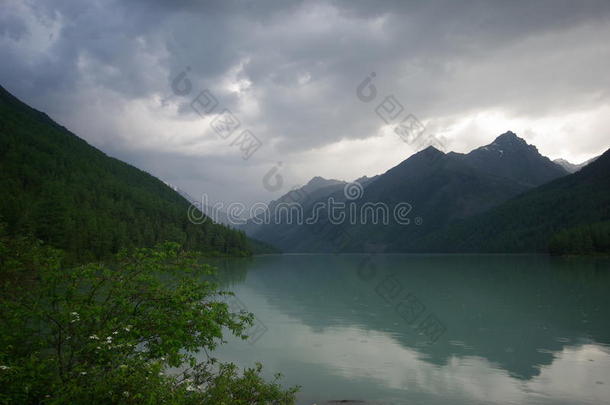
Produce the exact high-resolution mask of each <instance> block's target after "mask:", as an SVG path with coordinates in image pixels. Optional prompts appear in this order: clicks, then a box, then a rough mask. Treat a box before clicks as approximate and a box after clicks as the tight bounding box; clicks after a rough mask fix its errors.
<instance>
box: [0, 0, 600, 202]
mask: <svg viewBox="0 0 610 405" xmlns="http://www.w3.org/2000/svg"><path fill="white" fill-rule="evenodd" d="M0 8H1V12H0V56H1V60H2V63H0V84H1V85H2V86H4V87H5V88H7V89H8V90H9V91H11V92H12V93H13V94H15V95H16V96H17V97H19V98H21V99H22V100H24V101H25V102H27V103H28V104H30V105H32V106H33V107H35V108H38V109H40V110H43V111H45V112H47V113H48V114H49V115H50V116H51V117H52V118H54V119H55V120H57V121H58V122H60V123H61V124H63V125H65V126H66V127H68V128H69V129H70V130H72V131H73V132H75V133H76V134H77V135H79V136H80V137H82V138H84V139H86V140H87V141H88V142H90V143H91V144H92V145H94V146H96V147H98V148H100V149H102V150H103V151H105V152H106V153H108V154H110V155H112V156H115V157H118V158H120V159H122V160H125V161H127V162H129V163H131V164H134V165H136V166H137V167H139V168H141V169H143V170H146V171H148V172H150V173H152V174H154V175H156V176H158V177H160V178H161V179H163V180H165V181H168V182H170V183H172V184H174V185H176V186H178V187H180V188H182V189H184V190H186V191H187V192H188V193H190V194H191V195H193V196H197V197H198V196H200V195H201V194H202V193H206V194H208V196H209V197H210V200H211V201H217V200H221V201H227V202H231V201H243V202H246V203H251V202H253V201H257V200H258V201H269V200H271V199H273V198H276V197H277V196H279V195H281V194H284V193H285V192H287V191H288V190H289V189H290V188H291V187H292V186H295V185H299V184H303V183H305V182H307V181H308V180H309V179H310V178H311V177H313V176H317V175H319V176H323V177H326V178H338V179H342V180H353V179H355V178H357V177H360V176H362V175H369V176H370V175H375V174H379V173H382V172H384V171H385V170H387V169H389V168H390V167H392V166H394V165H396V164H398V163H399V162H401V161H402V160H404V159H405V158H407V157H408V156H409V155H411V154H412V153H414V152H415V151H416V150H417V147H416V146H415V145H413V144H408V143H406V142H404V141H403V140H402V139H401V137H399V136H398V135H397V134H396V133H394V132H393V131H392V130H391V128H392V127H391V126H390V125H387V124H386V123H385V122H384V121H383V120H382V118H380V117H379V116H378V115H377V114H376V112H375V109H376V107H377V106H378V105H379V104H380V103H382V102H383V101H384V100H385V99H386V97H388V96H394V99H395V100H397V101H398V102H399V103H400V104H401V105H402V106H403V107H404V109H403V112H402V115H400V116H399V117H398V118H397V119H398V120H400V119H402V117H403V116H406V115H408V114H413V115H414V116H415V117H417V118H418V119H419V121H421V122H422V123H423V124H424V125H425V127H426V131H427V132H426V133H428V134H434V135H435V136H436V137H438V138H439V139H443V142H444V144H445V146H446V150H454V151H458V152H468V151H469V150H471V149H473V148H475V147H477V146H481V145H484V144H487V143H490V142H491V141H493V139H494V138H495V137H496V136H497V135H499V134H501V133H503V132H505V131H507V130H512V131H513V132H516V133H517V135H519V136H521V137H522V138H524V139H526V140H527V141H528V143H531V144H534V145H536V146H537V147H538V149H539V150H540V151H541V153H543V154H544V155H546V156H548V157H550V158H552V159H554V158H558V157H563V158H566V159H568V160H570V161H572V162H575V163H578V162H580V161H583V160H586V159H588V158H590V157H592V156H595V155H598V154H600V153H602V152H603V151H605V150H606V149H607V148H608V147H610V141H609V139H610V136H609V135H610V74H609V73H608V72H610V2H609V1H560V0H553V1H538V2H526V1H498V2H495V3H493V2H491V1H469V2H459V1H446V2H443V1H436V2H409V1H373V0H371V1H358V0H355V1H354V0H352V1H348V0H345V1H280V0H278V1H243V2H233V1H227V0H223V1H218V2H207V1H195V0H193V1H188V0H180V1H161V0H159V1H151V0H146V1H145V0H141V1H137V0H124V1H110V0H109V1H105V0H88V1H82V0H75V1H68V0H45V1H28V0H25V1H24V0H0ZM373 72H374V75H375V77H374V78H373V80H372V82H371V86H374V89H375V90H376V94H373V95H375V98H373V99H372V100H370V101H363V100H366V99H365V98H362V97H360V98H359V97H358V96H357V88H358V86H359V85H360V84H361V83H362V82H363V80H364V79H365V78H366V77H367V76H368V75H370V74H371V73H373ZM181 73H185V74H184V75H182V76H180V75H181ZM172 83H173V84H172ZM189 84H190V86H189ZM206 89H207V93H204V95H203V96H201V97H200V98H199V99H198V100H199V101H201V102H202V101H203V100H204V98H205V96H206V95H208V94H209V95H211V96H212V97H213V98H214V100H215V101H214V102H210V104H208V105H207V107H208V109H211V108H212V107H213V106H214V107H215V108H214V109H213V110H212V111H211V112H210V113H209V114H201V115H200V114H198V113H197V112H196V111H194V110H193V108H192V106H191V103H192V102H193V100H194V99H196V97H197V96H198V95H200V94H201V92H202V91H204V90H206ZM363 89H364V90H365V92H366V95H368V94H370V91H371V87H370V86H365V87H363ZM360 94H363V93H360ZM195 105H196V106H198V107H199V108H200V111H202V108H203V104H202V103H195ZM386 105H387V104H386ZM225 109H227V110H228V111H230V112H231V113H232V115H233V117H235V119H237V120H239V123H240V126H239V127H238V128H237V129H236V130H235V132H234V133H232V134H227V133H223V136H226V138H223V137H221V136H219V135H218V134H217V133H216V132H215V131H214V129H213V127H212V125H211V123H212V122H213V120H214V119H215V118H216V119H220V120H223V121H224V122H227V121H226V120H225V118H226V116H224V115H222V112H223V111H224V110H225ZM202 112H203V111H202ZM217 122H218V121H217ZM244 130H247V131H249V132H247V134H249V135H242V134H243V132H242V131H244ZM250 135H254V136H256V137H257V138H258V139H259V140H260V141H261V143H262V145H261V146H260V148H259V149H258V150H256V151H255V152H254V153H253V154H252V155H251V157H250V158H249V159H243V156H242V152H241V151H240V148H239V147H238V146H239V145H238V144H239V141H238V140H239V139H241V140H244V139H245V137H246V136H250ZM240 137H241V138H240ZM232 143H233V145H231V144H232ZM236 144H237V145H236ZM278 162H281V167H279V171H278V172H277V173H279V174H280V175H281V177H282V179H283V184H282V185H281V187H279V186H278V187H275V188H276V189H275V190H274V191H270V189H274V187H269V186H268V187H264V186H263V178H264V176H265V174H266V173H268V172H269V171H270V170H271V169H272V168H273V167H274V166H277V165H278ZM274 179H275V177H272V178H271V180H272V181H271V183H272V184H275V183H274V182H275V180H274ZM267 184H269V182H268V183H267Z"/></svg>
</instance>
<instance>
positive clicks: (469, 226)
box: [244, 131, 610, 252]
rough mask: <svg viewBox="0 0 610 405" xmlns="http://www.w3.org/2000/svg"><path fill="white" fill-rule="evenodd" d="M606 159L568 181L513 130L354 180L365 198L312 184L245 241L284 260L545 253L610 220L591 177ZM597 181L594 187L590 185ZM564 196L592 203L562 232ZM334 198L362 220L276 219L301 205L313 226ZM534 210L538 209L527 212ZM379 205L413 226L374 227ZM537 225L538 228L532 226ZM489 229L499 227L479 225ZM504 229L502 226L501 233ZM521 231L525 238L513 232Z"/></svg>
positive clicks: (341, 186)
mask: <svg viewBox="0 0 610 405" xmlns="http://www.w3.org/2000/svg"><path fill="white" fill-rule="evenodd" d="M607 159H609V158H608V157H607V154H604V155H602V156H601V157H599V159H598V160H595V161H594V163H591V164H590V165H589V166H592V167H593V168H595V167H600V168H602V169H597V170H595V169H590V170H589V169H588V166H587V167H585V168H584V169H582V170H580V171H579V172H578V173H575V174H570V171H569V170H567V169H566V168H565V167H564V166H562V165H560V164H558V163H556V162H553V161H551V160H550V159H549V158H547V157H545V156H543V155H541V154H540V152H539V151H538V150H537V148H536V147H535V146H533V145H529V144H528V143H527V142H526V141H525V140H523V139H521V138H519V137H518V136H517V135H516V134H515V133H513V132H511V131H508V132H506V133H504V134H501V135H500V136H498V137H497V138H496V139H495V140H494V141H493V142H492V143H491V144H489V145H485V146H482V147H479V148H476V149H474V150H473V151H471V152H469V153H466V154H462V153H455V152H449V153H443V152H441V151H439V150H437V149H435V148H434V147H428V148H427V149H424V150H422V151H420V152H418V153H416V154H414V155H412V156H411V157H409V158H408V159H406V160H405V161H403V162H401V163H400V164H398V165H397V166H395V167H393V168H391V169H390V170H388V171H387V172H385V173H383V174H381V175H379V176H375V177H373V178H363V179H364V181H362V182H358V187H361V189H362V192H361V194H362V195H361V196H359V197H358V198H357V199H355V200H352V199H350V198H349V195H347V188H348V187H350V184H349V183H345V182H341V181H338V180H330V181H329V180H325V179H322V178H320V177H316V178H314V179H312V181H310V182H309V183H308V184H307V185H306V186H304V187H302V188H300V189H297V190H293V191H291V192H290V193H288V194H286V195H284V196H282V197H281V198H280V199H278V200H276V201H273V202H272V203H271V204H270V205H269V209H270V217H271V221H268V223H265V224H259V225H254V224H252V222H253V221H251V222H250V223H249V224H248V225H247V226H245V227H244V229H245V230H246V232H247V233H248V234H249V235H252V236H253V237H256V238H258V239H261V240H263V241H266V242H268V243H271V244H273V245H275V246H277V247H279V248H280V249H282V250H284V251H288V252H364V251H367V250H371V249H373V250H377V251H386V252H460V251H468V252H473V251H474V252H476V251H480V252H514V251H518V252H528V251H531V252H542V251H547V250H548V248H549V243H550V239H551V238H552V237H553V235H554V234H555V233H556V232H559V231H560V230H562V229H564V228H566V229H567V228H568V227H573V226H585V225H590V224H594V223H598V222H603V221H604V220H606V219H607V218H608V213H607V211H608V207H609V206H610V204H609V203H608V199H607V198H606V197H607V195H606V193H607V192H608V190H610V188H609V187H608V183H607V178H603V176H602V177H599V176H597V177H596V176H594V174H593V171H594V170H595V173H598V172H600V171H601V172H603V167H605V166H604V162H605V160H607ZM593 160H594V159H593ZM585 169H587V170H585ZM591 177H595V178H596V179H597V180H595V181H593V180H592V179H591ZM564 182H565V183H564ZM555 184H558V185H555ZM563 184H570V186H571V187H576V188H577V186H580V185H583V189H582V195H581V196H580V197H579V198H576V196H575V195H573V193H571V192H569V190H568V189H566V188H565V186H562V185H563ZM584 184H589V187H585V186H584ZM547 187H558V188H559V189H560V190H562V191H557V190H556V189H553V188H552V189H551V191H548V190H549V189H548V188H547ZM562 187H563V188H562ZM553 190H555V191H553ZM295 196H296V197H295ZM532 196H535V197H532ZM560 197H561V198H563V199H567V200H569V201H579V200H580V198H590V200H589V203H587V204H580V205H579V204H572V203H571V204H572V205H573V206H571V207H572V208H571V210H572V213H573V215H572V217H573V220H570V221H565V222H564V224H563V225H565V226H563V225H562V224H561V222H560V221H558V220H557V218H556V217H554V216H553V215H554V214H556V213H558V212H563V211H562V210H561V209H559V208H560V207H557V208H553V205H554V204H555V203H556V202H557V199H558V198H560ZM329 199H332V201H333V202H336V203H345V204H346V207H347V206H350V205H351V206H352V207H353V208H354V212H355V213H357V215H359V218H357V219H356V220H355V221H352V222H353V223H352V222H350V221H342V222H341V223H336V221H333V220H331V218H329V214H328V213H327V212H325V211H321V212H319V214H320V215H319V218H318V219H317V220H316V221H313V223H306V221H304V222H305V223H303V224H295V223H294V221H290V220H289V219H288V218H287V217H284V216H280V217H278V218H277V219H276V218H274V215H273V214H274V211H276V207H277V206H278V204H279V205H281V204H282V203H286V202H288V201H293V202H298V203H299V204H300V205H301V207H302V210H303V216H304V217H305V218H313V217H314V216H315V212H314V211H315V210H316V209H315V207H316V204H324V203H327V202H328V201H329ZM534 200H535V202H532V201H534ZM560 201H561V199H560ZM530 202H531V204H532V205H534V206H536V207H538V208H535V207H532V206H530V205H528V204H530ZM379 203H382V204H385V205H386V206H387V207H389V209H390V210H391V208H392V207H396V205H398V204H400V203H403V204H404V203H407V206H408V207H410V208H407V209H408V210H409V212H408V214H409V218H410V222H409V224H404V223H396V222H393V221H389V223H387V224H384V223H378V224H373V223H372V222H373V221H372V220H371V219H372V218H367V216H366V215H364V213H365V212H368V213H370V212H371V211H366V209H368V208H366V207H373V206H375V204H379ZM507 206H508V207H514V208H513V209H515V210H517V211H516V214H515V215H513V218H518V220H517V221H513V222H511V221H509V222H511V223H510V224H507V223H505V221H506V220H504V221H503V220H502V218H509V216H507V212H506V210H507V209H509V208H505V207H507ZM564 206H566V207H567V205H565V204H564ZM541 207H544V208H541ZM547 210H548V212H547ZM520 213H521V214H520ZM519 215H522V217H519ZM528 216H531V217H528ZM537 221H539V223H540V224H541V226H540V227H534V228H532V225H535V224H536V223H537ZM258 222H260V221H258ZM485 223H488V224H494V225H489V226H483V225H482V224H485ZM500 224H502V226H504V228H501V229H498V227H499V226H500ZM542 224H546V225H542ZM598 226H599V225H598ZM516 228H519V229H520V230H519V231H515V229H516ZM481 229H485V231H486V233H485V232H482V231H481ZM494 229H495V231H494ZM598 233H599V232H598ZM482 235H485V236H482ZM526 236H527V237H526ZM514 238H517V239H518V240H513V239H514ZM528 238H529V239H528Z"/></svg>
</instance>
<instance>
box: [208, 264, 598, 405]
mask: <svg viewBox="0 0 610 405" xmlns="http://www.w3.org/2000/svg"><path fill="white" fill-rule="evenodd" d="M214 264H215V265H217V266H218V267H219V268H220V270H221V279H222V284H223V286H224V288H225V289H227V290H231V291H234V292H235V293H236V296H237V299H238V300H239V301H236V302H237V303H233V304H234V305H236V306H240V305H241V306H244V307H246V308H247V309H248V310H249V311H251V312H253V313H254V314H255V315H256V317H257V324H256V325H255V327H254V328H253V329H252V331H251V332H252V333H251V334H253V335H254V337H253V339H251V340H250V341H247V342H244V341H238V340H235V339H230V340H229V343H228V344H227V345H225V346H223V347H222V348H220V349H219V350H218V351H217V352H216V356H217V357H219V358H221V359H223V360H229V361H234V362H236V363H237V364H239V365H241V366H252V365H254V363H255V362H256V361H260V362H262V363H263V364H264V366H265V370H266V375H268V376H271V375H272V374H274V373H276V372H281V373H282V374H283V376H284V378H283V380H282V381H283V383H284V384H285V385H296V384H298V385H301V386H302V389H301V392H300V393H299V396H298V403H299V404H313V403H316V404H318V405H320V404H324V403H327V401H341V400H360V401H366V403H375V404H454V405H455V404H610V317H609V314H610V294H609V292H610V262H609V261H608V259H556V258H549V257H546V256H504V255H488V256H485V255H460V256H458V255H375V256H366V255H269V256H259V257H255V258H252V259H229V260H219V261H216V262H215V263H214Z"/></svg>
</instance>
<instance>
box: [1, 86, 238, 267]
mask: <svg viewBox="0 0 610 405" xmlns="http://www.w3.org/2000/svg"><path fill="white" fill-rule="evenodd" d="M189 205H190V204H189V202H188V201H186V200H185V199H184V198H183V197H182V196H180V195H179V194H178V193H177V192H175V191H174V190H172V189H171V188H170V187H168V186H167V185H166V184H164V183H163V182H162V181H161V180H159V179H157V178H155V177H153V176H151V175H150V174H148V173H146V172H143V171H141V170H139V169H137V168H135V167H133V166H130V165H128V164H126V163H124V162H121V161H119V160H117V159H114V158H111V157H109V156H106V155H105V154H104V153H102V152H101V151H99V150H98V149H96V148H94V147H92V146H90V145H89V144H88V143H87V142H85V141H84V140H82V139H81V138H79V137H77V136H76V135H74V134H73V133H71V132H70V131H68V130H67V129H66V128H64V127H62V126H61V125H59V124H57V123H55V122H54V121H53V120H52V119H51V118H49V117H48V116H47V115H46V114H44V113H42V112H40V111H37V110H35V109H33V108H30V107H28V106H27V105H26V104H24V103H22V102H21V101H19V100H18V99H17V98H15V97H14V96H12V95H11V94H10V93H9V92H7V91H6V90H5V89H4V88H2V87H0V222H4V223H5V224H6V230H7V232H8V233H9V234H10V235H22V234H32V235H34V236H35V237H37V238H39V239H41V240H43V241H45V242H47V243H48V244H50V245H52V246H55V247H57V248H60V249H63V250H64V251H65V252H66V254H67V255H68V257H69V259H72V260H75V261H84V260H91V259H97V258H101V257H104V256H107V255H109V254H112V253H116V252H117V251H118V250H119V249H121V248H123V247H130V246H142V247H143V246H151V245H153V244H155V243H158V242H161V241H165V240H173V241H178V242H181V243H182V244H183V245H184V246H185V247H186V248H189V249H196V250H201V251H204V252H208V253H220V254H236V255H242V254H247V253H248V252H249V245H248V241H247V238H246V236H245V234H244V233H243V232H239V231H235V230H231V229H229V228H227V227H224V226H221V225H218V224H215V223H213V222H212V221H210V220H209V219H208V220H206V221H205V222H204V223H203V224H201V225H195V224H193V223H191V221H189V219H188V217H187V210H188V209H189Z"/></svg>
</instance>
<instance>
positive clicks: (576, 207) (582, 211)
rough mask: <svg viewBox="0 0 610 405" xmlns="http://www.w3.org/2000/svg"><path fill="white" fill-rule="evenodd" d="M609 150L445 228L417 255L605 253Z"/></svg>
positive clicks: (425, 242)
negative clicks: (571, 171) (437, 253)
mask: <svg viewBox="0 0 610 405" xmlns="http://www.w3.org/2000/svg"><path fill="white" fill-rule="evenodd" d="M608 221H610V150H608V151H606V153H604V154H603V155H602V156H600V157H599V158H598V159H597V160H596V161H594V162H593V163H591V164H589V165H587V166H585V167H584V168H582V169H581V170H580V171H578V172H576V173H574V174H571V175H569V176H566V177H562V178H560V179H557V180H555V181H552V182H550V183H548V184H545V185H543V186H540V187H537V188H535V189H532V190H530V191H528V192H526V193H524V194H522V195H520V196H518V197H516V198H514V199H511V200H509V201H507V202H505V203H504V204H501V205H499V206H498V207H496V208H493V209H491V210H490V211H488V212H486V213H483V214H481V215H477V216H475V217H472V218H469V219H466V220H464V221H462V222H461V223H458V224H454V225H452V226H449V227H448V228H446V229H443V230H441V231H439V232H437V233H435V234H433V235H431V236H429V237H427V238H425V239H423V240H422V241H421V242H420V244H419V246H418V247H419V249H420V250H421V251H434V252H437V251H442V252H501V253H516V252H548V251H549V250H550V251H551V252H552V253H556V254H564V253H567V254H571V253H577V254H583V253H601V252H606V253H609V252H610V243H609V239H610V234H609V233H608V232H609V231H610V228H609V227H608Z"/></svg>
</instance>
